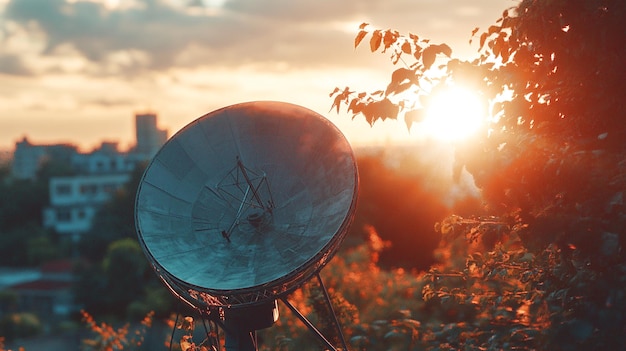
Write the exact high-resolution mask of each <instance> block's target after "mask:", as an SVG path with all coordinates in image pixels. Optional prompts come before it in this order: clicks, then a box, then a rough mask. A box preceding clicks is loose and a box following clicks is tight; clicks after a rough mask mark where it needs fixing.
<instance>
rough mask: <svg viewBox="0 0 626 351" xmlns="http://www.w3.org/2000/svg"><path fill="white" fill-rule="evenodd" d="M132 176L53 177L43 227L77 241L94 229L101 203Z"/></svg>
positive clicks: (120, 174)
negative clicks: (93, 223) (94, 221)
mask: <svg viewBox="0 0 626 351" xmlns="http://www.w3.org/2000/svg"><path fill="white" fill-rule="evenodd" d="M129 179H130V174H129V173H111V174H86V175H78V176H71V177H53V178H51V179H50V206H49V207H47V208H45V209H44V213H43V226H44V227H46V228H53V229H54V230H55V231H56V232H57V233H59V234H62V235H66V236H68V237H69V238H71V239H72V240H73V241H77V240H78V239H79V238H80V236H81V235H82V234H84V233H86V232H88V231H89V230H90V229H91V226H92V222H93V218H94V217H95V215H96V212H97V211H98V209H99V208H100V207H101V206H102V204H104V203H105V202H107V201H108V200H109V199H110V198H111V195H112V194H113V193H115V192H116V191H118V190H120V189H121V188H122V187H123V186H124V185H125V184H126V183H127V182H128V180H129Z"/></svg>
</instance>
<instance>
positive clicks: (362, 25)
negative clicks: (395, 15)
mask: <svg viewBox="0 0 626 351" xmlns="http://www.w3.org/2000/svg"><path fill="white" fill-rule="evenodd" d="M369 25H370V24H369V23H366V22H363V23H361V25H360V26H359V29H361V30H363V29H365V27H367V26H369Z"/></svg>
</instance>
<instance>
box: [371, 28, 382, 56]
mask: <svg viewBox="0 0 626 351" xmlns="http://www.w3.org/2000/svg"><path fill="white" fill-rule="evenodd" d="M382 40H383V34H382V33H381V31H380V29H377V30H375V31H374V33H372V38H371V39H370V50H372V52H374V51H376V50H378V48H379V47H380V44H381V42H382Z"/></svg>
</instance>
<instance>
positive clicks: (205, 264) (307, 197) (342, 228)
mask: <svg viewBox="0 0 626 351" xmlns="http://www.w3.org/2000/svg"><path fill="white" fill-rule="evenodd" d="M357 193H358V173H357V167H356V162H355V159H354V156H353V152H352V149H351V147H350V144H349V143H348V142H347V140H346V139H345V137H344V136H343V134H342V133H341V132H340V131H339V129H337V128H336V127H335V126H334V125H333V124H332V123H331V122H330V121H328V120H327V119H326V118H324V117H322V116H321V115H319V114H317V113H315V112H313V111H311V110H308V109H306V108H303V107H301V106H297V105H293V104H288V103H283V102H268V101H263V102H248V103H241V104H237V105H232V106H228V107H225V108H222V109H219V110H216V111H213V112H211V113H208V114H206V115H204V116H202V117H200V118H198V119H196V120H195V121H193V122H191V123H190V124H188V125H187V126H186V127H184V128H183V129H181V130H180V131H179V132H178V133H176V134H175V135H174V136H173V137H172V138H171V139H170V140H168V141H167V142H166V143H165V145H164V146H163V147H162V148H161V149H160V151H159V152H158V153H157V154H156V156H155V157H154V158H153V159H152V161H151V162H150V164H149V165H148V167H147V169H146V171H145V173H144V175H143V178H142V180H141V183H140V185H139V189H138V193H137V198H136V204H135V220H136V229H137V233H138V237H139V242H140V244H141V246H142V248H143V249H144V252H145V254H146V256H147V257H148V260H149V261H150V262H151V264H152V265H153V267H154V269H155V271H156V273H157V274H158V275H159V277H160V278H161V279H162V281H163V282H164V283H165V284H166V285H167V287H168V288H169V289H170V290H171V292H172V293H174V294H175V295H176V296H177V297H178V298H179V299H181V300H182V301H184V302H186V303H188V304H189V305H191V306H193V307H196V308H199V309H209V310H210V309H211V308H214V307H218V308H221V307H228V308H229V309H237V308H250V307H254V306H259V305H267V304H268V302H269V303H274V302H275V301H276V299H277V298H280V297H282V296H285V295H287V294H288V293H290V292H292V291H293V290H295V289H297V288H298V287H300V286H301V285H302V284H304V283H305V282H306V281H307V280H309V279H310V278H311V277H312V276H313V275H315V274H317V273H318V272H319V271H320V270H321V269H322V268H323V267H324V265H325V264H326V263H327V262H328V261H329V260H330V259H331V258H332V257H333V255H334V254H335V252H336V251H337V249H338V248H339V245H340V244H341V242H342V241H343V239H344V237H345V235H346V232H347V230H348V227H349V225H350V224H351V222H352V219H353V216H354V209H355V206H356V200H357ZM318 276H319V275H318Z"/></svg>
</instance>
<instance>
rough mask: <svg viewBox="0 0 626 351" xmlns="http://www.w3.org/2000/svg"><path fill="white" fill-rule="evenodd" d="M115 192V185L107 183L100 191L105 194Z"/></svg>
mask: <svg viewBox="0 0 626 351" xmlns="http://www.w3.org/2000/svg"><path fill="white" fill-rule="evenodd" d="M116 190H117V185H116V184H113V183H108V184H104V185H102V191H104V192H105V193H107V194H113V193H114V192H115V191H116Z"/></svg>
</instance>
